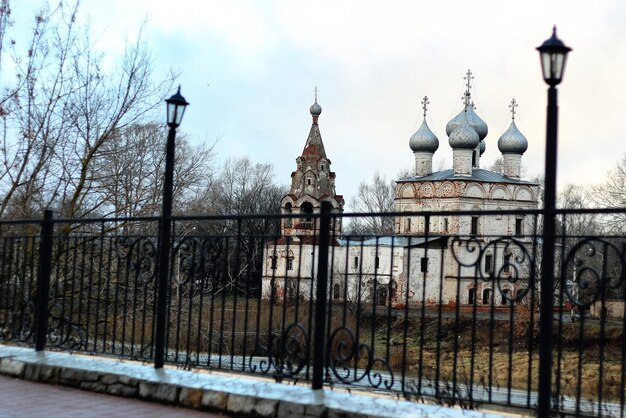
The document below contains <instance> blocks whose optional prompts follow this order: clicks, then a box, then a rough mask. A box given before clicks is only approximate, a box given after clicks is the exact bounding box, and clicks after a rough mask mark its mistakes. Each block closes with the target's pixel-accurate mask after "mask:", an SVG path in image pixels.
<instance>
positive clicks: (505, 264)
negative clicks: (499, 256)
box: [502, 253, 511, 273]
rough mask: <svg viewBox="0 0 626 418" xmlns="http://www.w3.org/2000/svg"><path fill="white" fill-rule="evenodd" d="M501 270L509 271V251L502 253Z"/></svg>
mask: <svg viewBox="0 0 626 418" xmlns="http://www.w3.org/2000/svg"><path fill="white" fill-rule="evenodd" d="M502 271H503V272H504V273H510V272H511V253H504V258H503V260H502Z"/></svg>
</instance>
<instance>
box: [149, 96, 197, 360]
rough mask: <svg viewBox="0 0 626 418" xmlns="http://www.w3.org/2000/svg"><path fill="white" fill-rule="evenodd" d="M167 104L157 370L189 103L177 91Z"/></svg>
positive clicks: (161, 356) (162, 351)
mask: <svg viewBox="0 0 626 418" xmlns="http://www.w3.org/2000/svg"><path fill="white" fill-rule="evenodd" d="M165 102H166V103H167V126H169V128H170V130H169V133H168V135H167V145H166V148H165V177H164V179H163V209H162V211H161V219H160V222H159V247H158V254H159V260H158V264H157V266H158V275H159V276H158V278H159V280H158V284H157V311H156V330H155V337H154V338H155V347H154V367H155V368H156V369H160V368H162V367H163V361H164V359H165V333H166V328H167V289H168V281H167V279H168V273H169V269H170V266H169V264H170V263H169V262H170V241H171V233H172V231H171V225H172V193H173V188H174V152H175V150H176V142H175V140H176V128H178V126H179V125H180V122H181V121H182V120H183V115H184V114H185V108H186V107H187V105H189V103H187V100H185V98H184V97H183V96H182V95H181V94H180V86H179V87H178V91H177V92H176V94H174V95H173V96H172V97H170V98H169V99H167V100H166V101H165Z"/></svg>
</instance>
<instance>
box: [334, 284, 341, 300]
mask: <svg viewBox="0 0 626 418" xmlns="http://www.w3.org/2000/svg"><path fill="white" fill-rule="evenodd" d="M339 298H341V286H340V285H339V283H335V284H334V285H333V299H339Z"/></svg>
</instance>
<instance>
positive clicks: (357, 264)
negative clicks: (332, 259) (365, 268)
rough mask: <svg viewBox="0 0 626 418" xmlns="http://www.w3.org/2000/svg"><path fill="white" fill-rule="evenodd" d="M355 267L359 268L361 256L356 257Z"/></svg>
mask: <svg viewBox="0 0 626 418" xmlns="http://www.w3.org/2000/svg"><path fill="white" fill-rule="evenodd" d="M353 266H354V269H355V270H356V269H358V268H359V257H354V265H353Z"/></svg>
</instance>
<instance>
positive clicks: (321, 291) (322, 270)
mask: <svg viewBox="0 0 626 418" xmlns="http://www.w3.org/2000/svg"><path fill="white" fill-rule="evenodd" d="M331 208H332V205H331V204H330V202H322V210H321V217H320V235H319V256H318V259H317V288H316V293H315V327H314V329H313V338H314V342H313V382H312V383H313V384H312V387H313V389H322V387H323V386H324V368H325V367H326V309H327V303H326V301H327V298H328V247H329V242H330V211H331Z"/></svg>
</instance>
